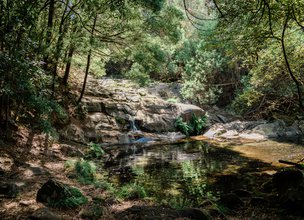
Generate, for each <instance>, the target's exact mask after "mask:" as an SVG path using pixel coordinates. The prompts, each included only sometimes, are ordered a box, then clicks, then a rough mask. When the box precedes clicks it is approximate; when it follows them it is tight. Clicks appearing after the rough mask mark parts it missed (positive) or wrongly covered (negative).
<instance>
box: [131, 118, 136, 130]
mask: <svg viewBox="0 0 304 220" xmlns="http://www.w3.org/2000/svg"><path fill="white" fill-rule="evenodd" d="M130 127H131V131H138V129H137V127H136V125H135V120H134V118H131V119H130Z"/></svg>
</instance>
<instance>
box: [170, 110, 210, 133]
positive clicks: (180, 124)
mask: <svg viewBox="0 0 304 220" xmlns="http://www.w3.org/2000/svg"><path fill="white" fill-rule="evenodd" d="M206 120H207V116H206V115H204V116H202V117H198V116H196V115H195V114H192V117H191V119H190V121H189V122H184V121H183V119H182V118H181V117H179V118H177V119H176V121H175V127H176V129H177V130H178V131H180V132H182V133H183V134H185V135H187V136H195V135H200V134H201V132H202V131H203V129H204V128H205V127H206Z"/></svg>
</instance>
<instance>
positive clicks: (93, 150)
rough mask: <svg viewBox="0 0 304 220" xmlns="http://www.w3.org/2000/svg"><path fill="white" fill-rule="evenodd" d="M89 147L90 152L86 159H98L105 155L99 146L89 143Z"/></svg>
mask: <svg viewBox="0 0 304 220" xmlns="http://www.w3.org/2000/svg"><path fill="white" fill-rule="evenodd" d="M89 147H90V151H89V152H88V154H87V157H88V158H94V159H100V158H101V157H102V156H103V155H104V154H105V151H104V150H103V149H102V147H101V145H100V144H95V143H93V142H91V143H90V144H89Z"/></svg>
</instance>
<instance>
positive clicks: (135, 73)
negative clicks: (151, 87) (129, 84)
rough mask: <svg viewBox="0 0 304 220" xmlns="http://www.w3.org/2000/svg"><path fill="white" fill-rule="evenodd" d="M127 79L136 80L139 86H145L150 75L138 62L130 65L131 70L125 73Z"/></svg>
mask: <svg viewBox="0 0 304 220" xmlns="http://www.w3.org/2000/svg"><path fill="white" fill-rule="evenodd" d="M125 76H126V77H127V78H128V79H131V80H133V81H135V82H137V83H138V84H139V85H140V86H145V85H148V84H149V83H150V76H149V74H148V73H147V72H146V71H145V69H144V67H143V66H141V65H140V64H138V63H135V64H133V65H132V67H131V70H130V71H128V72H126V73H125Z"/></svg>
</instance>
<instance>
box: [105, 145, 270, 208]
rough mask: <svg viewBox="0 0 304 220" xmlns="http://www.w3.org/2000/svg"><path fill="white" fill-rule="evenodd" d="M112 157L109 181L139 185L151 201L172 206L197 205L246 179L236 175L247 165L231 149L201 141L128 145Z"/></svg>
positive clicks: (242, 158) (253, 170) (245, 161)
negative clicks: (143, 145) (156, 144)
mask: <svg viewBox="0 0 304 220" xmlns="http://www.w3.org/2000/svg"><path fill="white" fill-rule="evenodd" d="M113 160H114V161H115V163H114V165H113V166H112V167H111V168H110V175H109V176H110V179H111V181H112V182H114V183H116V184H118V185H120V186H123V185H125V184H134V185H136V186H140V187H141V188H143V189H144V190H145V192H146V194H147V195H148V196H149V197H151V198H153V199H154V200H155V201H157V202H160V203H168V204H172V203H174V205H175V206H184V205H185V206H189V205H191V206H194V205H199V204H201V203H202V201H204V200H205V199H206V198H209V199H210V198H211V199H213V198H216V197H218V196H219V194H220V193H221V192H223V191H225V190H226V188H227V189H229V188H230V187H231V186H236V187H238V186H237V184H242V185H244V184H246V183H244V182H242V180H245V181H247V179H246V178H243V177H242V178H239V173H238V172H239V171H240V168H241V167H242V169H243V171H242V172H244V173H242V174H240V175H243V174H245V173H246V172H247V171H246V169H244V167H247V165H248V164H250V161H249V160H248V159H247V158H244V157H242V156H240V155H239V154H238V153H236V152H234V151H231V150H229V149H225V148H219V147H216V146H213V145H210V144H209V143H208V142H202V141H197V142H190V143H182V144H173V145H162V146H150V147H140V146H129V147H125V148H123V149H120V150H118V153H117V154H116V156H115V158H113ZM251 163H252V162H251ZM258 166H259V165H258ZM263 166H265V164H263ZM255 171H256V170H255V168H254V169H251V170H250V172H255ZM231 174H233V175H236V176H233V177H231ZM246 175H247V173H246ZM227 179H228V181H227V182H226V180H227ZM231 180H235V181H234V182H233V181H231ZM223 181H224V182H223ZM248 182H250V180H248ZM217 183H219V184H217Z"/></svg>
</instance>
